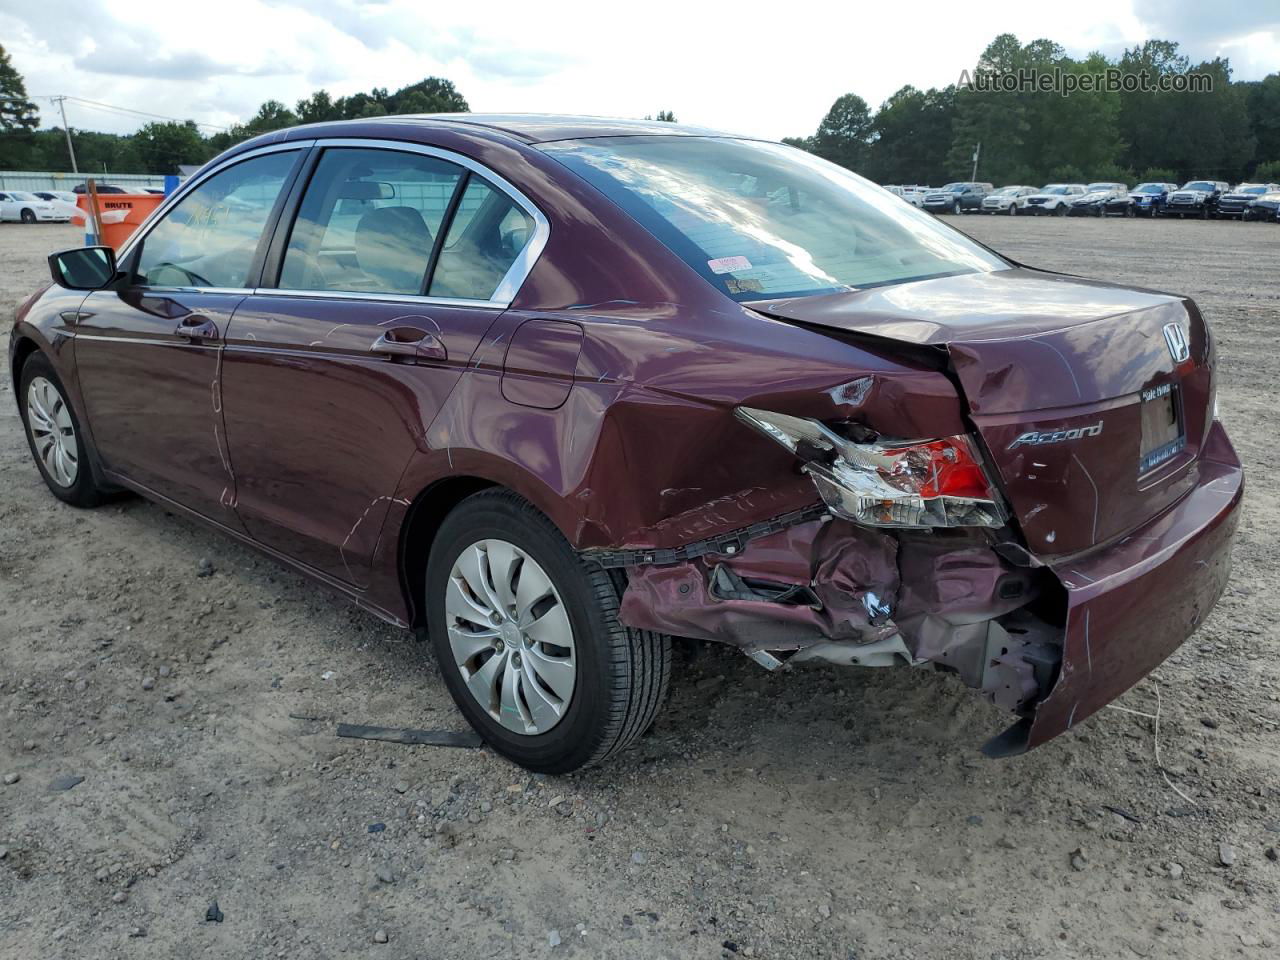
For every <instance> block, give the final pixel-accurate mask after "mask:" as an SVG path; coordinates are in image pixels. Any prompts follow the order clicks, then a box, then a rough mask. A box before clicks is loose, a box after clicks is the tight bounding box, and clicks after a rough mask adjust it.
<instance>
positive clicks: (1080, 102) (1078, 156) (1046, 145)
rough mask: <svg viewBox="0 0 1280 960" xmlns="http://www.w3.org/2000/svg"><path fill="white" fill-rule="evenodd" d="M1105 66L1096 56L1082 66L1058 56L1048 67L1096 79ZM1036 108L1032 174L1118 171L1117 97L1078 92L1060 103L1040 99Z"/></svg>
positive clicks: (1057, 99) (1060, 98)
mask: <svg viewBox="0 0 1280 960" xmlns="http://www.w3.org/2000/svg"><path fill="white" fill-rule="evenodd" d="M1109 66H1110V63H1109V62H1108V61H1107V59H1106V58H1105V57H1103V56H1102V54H1099V53H1093V54H1090V55H1089V56H1088V57H1086V58H1085V59H1084V60H1074V59H1072V58H1071V57H1067V56H1058V57H1055V58H1054V59H1053V61H1052V67H1056V68H1057V69H1059V70H1061V71H1062V72H1063V74H1074V75H1076V76H1082V75H1100V74H1102V73H1103V72H1104V71H1105V70H1106V69H1107V68H1108V67H1109ZM1035 105H1036V106H1037V107H1038V108H1039V109H1037V110H1036V111H1035V120H1034V121H1033V123H1034V125H1035V127H1036V130H1035V144H1034V146H1035V149H1034V150H1033V151H1032V155H1031V156H1030V157H1029V158H1028V160H1029V162H1030V163H1031V164H1032V165H1033V166H1034V167H1035V168H1036V169H1039V170H1047V169H1052V168H1054V167H1057V166H1063V165H1067V164H1070V165H1072V166H1075V167H1078V168H1079V169H1081V170H1102V169H1104V168H1112V169H1115V168H1117V166H1118V162H1119V160H1120V158H1121V156H1122V154H1123V149H1124V143H1123V140H1122V139H1121V136H1120V130H1119V114H1120V95H1119V94H1118V93H1114V92H1109V91H1104V90H1083V89H1079V90H1076V91H1075V92H1074V93H1072V94H1071V95H1070V96H1065V97H1064V96H1058V95H1057V94H1041V95H1040V98H1039V99H1038V100H1037V101H1036V104H1035ZM1104 179H1112V178H1111V177H1107V178H1104Z"/></svg>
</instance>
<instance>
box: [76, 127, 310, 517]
mask: <svg viewBox="0 0 1280 960" xmlns="http://www.w3.org/2000/svg"><path fill="white" fill-rule="evenodd" d="M303 152H304V151H303V149H302V148H299V147H292V148H288V149H268V150H267V151H266V152H256V153H255V154H253V155H250V156H246V157H245V158H243V159H237V160H234V161H232V162H231V163H230V164H228V165H227V166H224V167H222V168H220V169H218V170H217V171H216V172H214V173H212V174H210V175H208V176H205V177H203V178H202V179H201V180H200V181H199V182H198V183H197V184H196V185H195V186H194V187H193V188H192V189H190V190H189V191H187V192H185V193H184V194H183V195H182V196H181V198H180V199H179V200H177V202H175V203H174V204H173V206H171V207H170V208H169V209H168V210H167V212H165V213H164V214H163V215H162V217H161V218H160V219H159V220H158V221H156V223H155V224H154V226H152V227H150V228H149V229H148V230H147V233H146V234H145V235H144V236H142V237H140V238H139V239H138V240H137V241H136V242H134V243H133V244H132V245H131V246H130V247H127V248H126V249H125V250H123V251H122V260H121V262H122V265H123V266H124V274H125V276H124V277H123V278H122V279H121V280H120V281H119V282H118V283H117V284H115V285H113V286H112V287H109V288H107V289H104V290H99V291H95V292H93V293H91V294H89V296H88V297H86V298H85V301H84V304H83V305H82V307H81V312H80V316H79V318H78V320H77V322H76V325H75V331H76V334H75V343H74V349H75V362H76V369H77V376H78V378H79V383H80V389H81V392H82V395H83V397H84V401H85V409H86V415H87V418H88V421H89V427H90V430H91V432H92V435H93V438H94V442H95V445H96V447H97V449H98V452H99V454H100V456H101V458H102V461H103V466H104V467H105V468H106V469H107V470H108V471H109V472H110V473H112V474H114V475H116V476H118V477H121V478H124V479H125V480H127V481H129V482H131V483H133V484H135V485H138V486H140V487H142V488H144V489H145V490H147V491H149V492H151V493H154V494H159V495H160V496H163V497H167V498H168V499H170V500H173V501H175V502H177V503H178V504H181V505H182V506H185V507H188V508H190V509H192V510H194V511H196V512H197V513H199V514H201V515H203V516H205V517H207V518H209V519H212V520H215V521H217V522H220V523H223V524H227V525H229V526H231V527H233V528H239V527H240V524H239V521H238V519H237V517H236V515H235V512H234V510H233V508H232V506H231V499H230V498H231V493H232V490H233V478H232V476H231V466H230V462H229V460H228V458H227V452H226V443H225V436H224V434H223V429H222V415H221V399H220V389H219V382H218V371H219V363H220V357H221V347H222V338H223V334H224V333H225V332H226V329H227V324H228V322H229V320H230V318H231V315H232V313H233V312H234V311H235V309H236V307H237V306H238V305H239V304H240V302H241V301H242V300H243V299H244V298H245V297H246V296H247V295H248V293H249V289H250V288H251V287H252V286H253V285H254V284H255V283H256V279H257V277H256V272H257V271H258V270H260V269H261V259H262V255H263V253H264V250H265V243H264V237H265V236H266V230H265V228H266V227H267V225H268V224H269V223H270V222H271V220H272V218H273V217H274V216H276V215H278V210H279V208H280V207H281V206H282V205H283V200H284V197H285V194H286V187H287V186H288V184H289V183H290V182H291V180H292V178H293V176H294V175H295V173H296V169H297V167H298V166H299V162H300V159H301V156H302V154H303Z"/></svg>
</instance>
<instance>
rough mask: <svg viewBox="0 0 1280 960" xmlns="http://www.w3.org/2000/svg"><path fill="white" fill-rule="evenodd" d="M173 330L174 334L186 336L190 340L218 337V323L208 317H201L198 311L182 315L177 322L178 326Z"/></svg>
mask: <svg viewBox="0 0 1280 960" xmlns="http://www.w3.org/2000/svg"><path fill="white" fill-rule="evenodd" d="M173 332H174V335H175V336H178V337H187V338H188V339H190V340H192V341H196V340H217V339H218V325H217V324H216V323H214V322H213V321H212V320H210V319H209V318H208V317H203V316H201V315H200V314H198V313H192V314H188V315H187V316H185V317H183V318H182V322H181V323H179V324H178V328H177V329H176V330H174V331H173Z"/></svg>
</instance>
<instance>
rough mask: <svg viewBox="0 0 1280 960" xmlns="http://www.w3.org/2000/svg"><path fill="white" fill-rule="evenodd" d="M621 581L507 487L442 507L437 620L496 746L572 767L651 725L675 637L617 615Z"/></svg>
mask: <svg viewBox="0 0 1280 960" xmlns="http://www.w3.org/2000/svg"><path fill="white" fill-rule="evenodd" d="M621 586H622V585H621V583H620V581H619V580H618V579H616V578H615V577H614V576H613V575H611V574H610V573H609V572H608V571H605V570H601V569H599V568H595V567H593V566H591V565H589V564H587V563H584V562H583V561H582V559H581V558H580V557H579V556H578V555H577V553H576V552H575V551H574V550H573V548H572V547H571V546H570V545H569V544H568V542H567V541H566V540H565V539H564V537H563V536H562V535H561V534H560V531H559V530H557V529H556V527H555V525H554V524H552V523H551V521H549V520H548V519H547V518H546V517H545V516H543V515H542V514H541V513H539V512H538V511H537V510H536V509H534V508H533V507H532V506H531V505H530V504H529V503H527V502H526V501H524V500H522V499H521V498H520V497H518V496H516V495H515V494H513V493H511V492H509V491H500V490H493V491H484V492H482V493H478V494H475V495H474V496H472V497H470V498H468V499H467V500H465V501H463V502H462V503H461V504H460V505H459V506H458V507H457V508H455V509H454V511H453V512H452V513H450V514H449V516H448V517H447V518H446V519H445V521H444V523H443V524H442V525H441V527H440V530H439V532H438V534H437V535H436V538H435V540H434V542H433V543H432V546H431V555H430V558H429V560H428V563H427V576H426V611H427V630H428V634H429V635H430V637H431V641H432V644H433V646H434V648H435V652H436V657H437V660H438V662H439V664H440V671H441V673H442V674H443V675H444V678H445V683H446V685H447V686H448V688H449V692H450V693H451V694H452V695H453V699H454V701H455V702H456V703H457V705H458V708H459V709H460V710H461V711H462V713H463V714H464V715H465V716H466V718H467V720H468V721H470V723H471V725H472V726H473V727H475V729H476V730H477V731H478V732H479V733H480V735H481V736H482V737H484V739H485V740H486V741H487V742H488V743H489V745H490V746H492V747H493V748H494V749H495V750H496V751H497V752H498V753H501V754H502V755H503V756H505V757H507V758H508V759H509V760H512V761H514V762H515V763H518V764H520V765H521V766H523V767H527V768H528V769H530V770H534V771H536V772H539V773H556V774H558V773H568V772H570V771H571V770H576V769H578V768H579V767H584V766H588V765H590V764H594V763H599V762H600V761H602V760H605V759H606V758H608V757H610V756H611V755H613V754H615V753H617V752H618V751H620V750H622V749H624V748H625V747H626V746H628V745H629V744H630V743H632V742H633V741H634V740H635V739H636V738H637V737H639V736H640V735H641V734H642V733H644V732H645V730H647V729H648V728H649V726H650V725H651V724H652V723H653V720H654V718H655V717H656V716H657V713H658V709H659V707H660V706H661V704H662V701H663V699H664V697H665V695H666V688H667V682H668V679H669V677H670V672H671V640H670V638H669V637H666V636H663V635H661V634H656V633H650V632H648V631H643V630H633V629H631V628H630V627H627V626H625V625H623V624H622V623H621V622H620V621H619V620H618V616H617V614H618V605H619V602H620V599H621V592H622V591H621Z"/></svg>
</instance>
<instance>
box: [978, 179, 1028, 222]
mask: <svg viewBox="0 0 1280 960" xmlns="http://www.w3.org/2000/svg"><path fill="white" fill-rule="evenodd" d="M1036 191H1037V188H1036V187H1023V186H1016V185H1015V186H1010V187H1001V188H1000V189H999V190H997V191H996V192H995V193H992V194H989V195H988V196H986V197H983V198H982V206H981V207H979V208H978V209H979V211H981V212H982V213H1007V214H1010V215H1014V214H1018V213H1021V211H1020V210H1019V209H1018V207H1019V205H1020V204H1021V202H1022V200H1023V198H1025V197H1029V196H1031V195H1032V194H1033V193H1035V192H1036Z"/></svg>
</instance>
